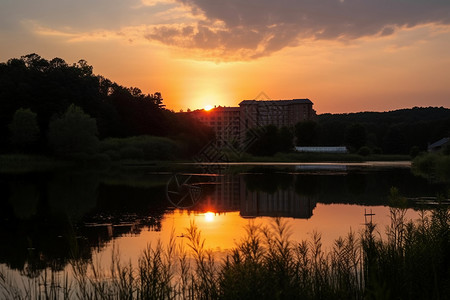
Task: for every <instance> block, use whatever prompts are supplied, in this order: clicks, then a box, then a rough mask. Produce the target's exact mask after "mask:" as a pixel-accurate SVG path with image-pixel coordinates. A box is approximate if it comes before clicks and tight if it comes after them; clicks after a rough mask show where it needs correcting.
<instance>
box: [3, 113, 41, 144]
mask: <svg viewBox="0 0 450 300" xmlns="http://www.w3.org/2000/svg"><path fill="white" fill-rule="evenodd" d="M36 116H37V115H36V113H34V112H32V111H31V110H30V109H23V108H19V109H18V110H17V111H16V112H15V113H14V116H13V119H12V121H11V123H10V124H9V130H10V132H11V144H12V145H13V147H14V148H16V149H18V150H21V151H24V150H27V149H29V148H30V147H31V146H33V144H35V143H36V142H37V140H38V138H39V133H40V130H39V126H38V124H37V119H36Z"/></svg>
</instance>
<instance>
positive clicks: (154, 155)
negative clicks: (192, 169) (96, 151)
mask: <svg viewBox="0 0 450 300" xmlns="http://www.w3.org/2000/svg"><path fill="white" fill-rule="evenodd" d="M99 148H100V152H101V153H105V154H107V155H108V156H109V157H110V158H111V160H118V159H137V160H139V159H146V160H169V159H175V158H177V157H179V155H180V147H179V145H178V144H177V143H176V142H174V141H173V140H171V139H168V138H163V137H154V136H134V137H129V138H109V139H105V140H103V141H101V142H100V147H99Z"/></svg>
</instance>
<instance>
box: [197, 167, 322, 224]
mask: <svg viewBox="0 0 450 300" xmlns="http://www.w3.org/2000/svg"><path fill="white" fill-rule="evenodd" d="M215 180H216V182H215V184H214V185H213V186H214V187H213V188H212V189H210V190H209V191H204V195H203V197H202V199H201V200H200V201H199V203H198V205H197V207H196V209H195V210H197V211H200V212H207V211H213V212H216V213H222V212H231V211H239V212H240V215H241V217H243V218H255V217H288V218H298V219H309V218H310V217H311V216H312V214H313V209H314V208H315V206H316V200H315V199H314V198H313V197H312V196H306V195H299V194H298V193H296V191H295V189H294V184H293V180H294V176H292V178H291V182H288V184H286V185H284V186H283V187H278V188H274V189H271V190H264V189H259V188H250V187H249V186H248V185H247V182H246V180H245V177H244V176H243V175H239V176H233V175H224V176H218V177H215ZM262 184H263V183H262Z"/></svg>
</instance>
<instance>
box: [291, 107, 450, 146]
mask: <svg viewBox="0 0 450 300" xmlns="http://www.w3.org/2000/svg"><path fill="white" fill-rule="evenodd" d="M295 133H296V137H297V144H298V145H299V146H315V145H317V146H340V145H345V146H347V147H349V148H350V150H351V151H354V152H356V151H358V150H359V149H361V148H362V147H367V148H369V149H370V150H371V151H373V152H375V153H385V154H409V153H410V152H417V151H424V150H426V149H427V146H428V145H429V144H431V143H434V142H436V141H437V140H439V139H442V138H444V137H448V136H450V109H448V108H444V107H414V108H411V109H400V110H395V111H389V112H360V113H350V114H321V115H318V116H317V120H316V121H307V122H301V123H298V124H297V125H296V128H295Z"/></svg>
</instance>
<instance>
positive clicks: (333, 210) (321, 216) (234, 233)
mask: <svg viewBox="0 0 450 300" xmlns="http://www.w3.org/2000/svg"><path fill="white" fill-rule="evenodd" d="M364 209H365V208H364V206H360V205H348V204H329V205H327V204H317V207H316V208H315V209H314V214H313V216H312V217H311V218H309V219H294V218H282V219H283V220H284V221H286V222H288V224H289V226H290V228H291V234H292V235H291V240H292V241H302V240H308V239H309V238H310V235H311V233H312V232H314V231H317V232H319V233H321V234H322V242H323V246H324V247H325V248H330V247H331V246H332V244H333V242H334V240H335V239H337V238H338V237H339V236H345V235H347V234H348V232H349V231H350V230H352V231H353V232H355V233H359V232H361V231H362V230H363V229H364V225H363V224H364ZM366 209H367V210H371V211H372V213H374V214H375V215H374V216H373V222H374V223H376V224H377V230H378V231H379V232H380V233H381V234H382V235H383V234H384V232H385V228H386V226H387V225H388V224H389V222H390V217H389V207H387V206H371V207H370V208H366ZM406 217H407V218H408V219H417V218H418V213H417V212H416V211H414V210H412V209H409V210H408V211H407V214H406ZM273 220H274V219H273V218H272V217H256V218H243V217H242V216H241V215H240V213H239V212H226V213H215V212H212V211H207V212H204V213H193V212H187V211H183V210H175V211H173V212H171V213H168V214H166V215H165V217H164V219H163V220H162V227H161V231H160V232H155V231H142V232H141V233H140V234H139V235H129V236H123V237H120V238H118V239H117V240H115V242H114V247H116V248H118V249H119V250H120V253H121V259H122V261H129V260H131V262H132V263H137V258H138V257H139V255H140V253H141V252H142V250H143V249H145V247H147V244H149V243H151V244H153V245H154V244H155V243H156V242H157V241H158V240H160V241H161V242H162V244H163V245H167V243H168V241H169V239H170V236H171V234H172V233H173V234H175V236H176V239H177V242H184V243H185V244H186V243H187V242H188V241H187V239H186V237H185V234H186V229H187V228H188V227H189V226H190V225H191V224H192V223H195V224H196V226H198V228H199V229H200V230H201V234H202V237H203V238H204V239H205V246H206V248H208V249H212V250H213V251H214V252H218V253H226V250H229V249H231V248H233V247H235V245H236V243H237V242H239V241H240V240H241V239H242V238H243V237H244V236H245V234H246V233H245V226H246V225H248V224H249V223H250V222H254V223H255V224H259V225H262V226H270V225H271V224H273ZM111 251H112V245H110V246H108V247H107V248H106V249H105V251H103V252H102V257H103V258H102V260H105V261H108V260H109V259H110V257H111V256H110V254H111Z"/></svg>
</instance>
